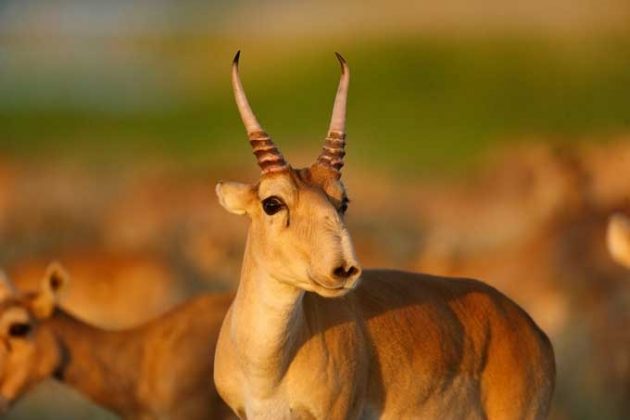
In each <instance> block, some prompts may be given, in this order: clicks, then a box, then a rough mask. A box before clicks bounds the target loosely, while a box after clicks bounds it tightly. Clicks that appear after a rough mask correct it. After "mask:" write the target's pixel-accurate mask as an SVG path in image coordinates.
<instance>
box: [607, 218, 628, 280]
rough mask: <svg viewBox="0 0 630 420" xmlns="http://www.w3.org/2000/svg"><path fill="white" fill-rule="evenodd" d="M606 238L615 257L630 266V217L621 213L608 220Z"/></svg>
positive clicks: (620, 262) (625, 265)
mask: <svg viewBox="0 0 630 420" xmlns="http://www.w3.org/2000/svg"><path fill="white" fill-rule="evenodd" d="M606 240H607V242H608V251H609V252H610V255H611V256H612V257H613V259H614V260H615V261H616V262H618V263H619V264H621V265H623V266H624V267H627V268H630V218H628V217H627V216H625V215H623V214H621V213H616V214H613V215H612V216H611V217H610V220H609V221H608V232H607V234H606Z"/></svg>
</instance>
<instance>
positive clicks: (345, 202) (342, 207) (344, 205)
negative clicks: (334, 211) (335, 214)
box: [339, 199, 350, 214]
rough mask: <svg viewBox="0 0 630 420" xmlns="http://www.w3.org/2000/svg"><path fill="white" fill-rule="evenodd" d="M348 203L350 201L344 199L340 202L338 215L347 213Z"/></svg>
mask: <svg viewBox="0 0 630 420" xmlns="http://www.w3.org/2000/svg"><path fill="white" fill-rule="evenodd" d="M349 202H350V201H349V200H347V199H344V200H343V201H342V202H341V205H340V206H339V213H341V214H346V211H348V203H349Z"/></svg>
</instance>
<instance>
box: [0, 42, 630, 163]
mask: <svg viewBox="0 0 630 420" xmlns="http://www.w3.org/2000/svg"><path fill="white" fill-rule="evenodd" d="M107 42H108V43H107V44H106V45H103V48H102V50H99V51H94V52H93V54H86V53H85V51H83V52H80V53H73V52H72V51H73V50H72V48H67V47H66V48H59V49H58V50H55V49H54V48H51V47H50V46H47V47H46V49H45V50H44V49H42V50H38V49H37V48H31V49H29V48H21V49H20V48H19V46H18V47H17V48H18V49H16V47H15V43H13V44H11V43H5V47H6V48H5V51H4V54H2V56H0V57H3V58H1V60H2V61H4V64H5V65H4V66H3V67H4V70H3V71H2V72H0V127H2V129H1V131H0V153H4V154H6V153H9V154H14V155H18V156H19V157H21V158H25V157H34V158H37V157H38V156H45V157H50V156H52V157H56V158H60V157H63V156H65V157H67V158H70V159H72V158H80V159H91V160H92V161H97V160H108V159H119V158H121V157H123V156H129V157H131V158H132V159H137V158H139V157H151V156H154V157H160V156H168V157H169V159H173V158H177V159H178V160H179V161H180V162H181V163H182V164H183V165H195V164H199V165H207V164H208V163H210V164H216V165H218V166H219V167H221V166H222V165H225V164H226V162H228V163H233V162H235V161H236V162H245V161H247V162H249V159H250V157H249V151H248V150H247V143H246V142H245V141H244V132H243V128H242V125H241V123H240V120H239V118H238V115H237V112H236V109H235V106H234V103H233V99H232V96H231V87H230V78H229V66H230V62H231V59H232V56H233V54H234V52H235V51H236V50H237V49H239V48H241V47H242V49H243V54H242V58H241V76H242V79H243V82H244V84H245V87H246V90H247V92H248V95H249V97H250V102H251V103H252V105H253V107H254V109H255V111H256V112H257V114H258V117H259V120H260V121H261V122H262V124H263V126H264V127H265V128H266V129H267V130H268V131H269V132H270V133H271V134H272V136H273V137H274V138H275V139H276V141H277V142H278V143H279V144H280V146H281V147H282V149H283V150H284V151H285V154H289V156H290V155H291V152H292V151H298V150H299V151H300V152H299V153H301V154H304V155H308V156H311V155H313V154H315V153H317V150H318V149H319V147H320V141H321V139H322V138H323V135H324V134H325V131H326V127H327V123H328V119H329V113H330V111H331V104H332V99H333V96H334V92H335V88H336V83H337V80H338V67H337V63H336V61H335V59H334V55H333V54H332V53H333V51H334V49H337V50H339V51H340V52H341V53H342V54H343V55H344V56H345V57H346V58H347V59H348V61H349V64H350V66H351V72H352V82H351V94H350V99H349V101H350V102H349V117H348V118H349V121H348V132H349V158H350V159H351V161H354V160H356V161H361V162H363V163H364V164H376V165H377V166H379V167H380V168H379V169H385V170H387V169H390V170H392V171H394V170H395V172H396V173H398V174H403V175H409V174H421V175H422V174H425V175H426V174H427V173H428V172H429V171H434V170H436V169H439V170H441V171H444V169H445V168H447V167H448V168H450V169H449V170H450V171H457V169H458V168H462V167H466V166H467V165H469V164H471V163H473V162H475V159H476V158H477V157H479V156H480V155H481V154H483V152H484V151H486V150H488V149H490V148H491V147H492V146H493V145H496V144H498V143H504V142H506V141H518V140H519V139H529V138H533V137H539V136H543V137H545V140H546V141H549V139H550V138H551V139H556V141H558V142H563V141H564V140H563V139H564V138H571V139H572V140H571V141H576V140H575V139H576V138H578V139H581V138H589V137H591V138H598V137H599V138H605V137H606V136H607V135H612V134H615V133H618V132H623V131H624V130H627V127H628V123H629V122H630V117H629V114H628V109H630V54H629V53H628V51H630V39H625V38H621V37H613V36H605V37H599V38H597V39H594V38H589V39H587V40H582V39H579V38H572V39H568V40H562V39H559V40H554V41H550V40H549V39H543V38H536V37H535V36H528V37H518V36H513V37H510V36H506V37H504V38H501V39H498V37H493V38H492V39H484V38H479V37H478V38H474V39H466V40H463V39H456V38H453V39H449V38H441V39H433V38H427V37H413V38H406V37H397V38H395V39H389V40H386V39H373V38H370V37H366V38H365V39H364V40H357V39H353V40H345V41H341V42H331V41H330V40H322V41H318V42H311V41H309V40H294V41H283V43H281V44H279V45H277V44H275V43H274V42H272V41H271V40H268V41H264V40H262V41H257V42H256V43H253V44H252V45H248V44H245V45H239V40H238V39H230V38H221V39H218V38H217V39H208V38H187V37H185V36H182V37H171V38H167V39H166V38H165V39H151V38H148V39H135V40H129V39H124V40H115V39H114V40H108V41H107ZM265 43H267V44H265ZM18 44H19V43H18ZM250 44H251V42H250ZM333 44H334V46H333ZM7 45H8V46H7ZM75 47H76V46H75ZM88 47H89V48H96V47H98V45H97V46H96V47H95V46H93V45H92V46H88ZM88 47H86V46H81V45H79V46H78V47H77V48H79V49H81V48H83V49H85V48H88ZM7 48H8V50H7ZM11 48H13V51H11ZM38 56H46V60H41V62H40V61H38ZM75 56H80V58H81V60H75ZM86 56H87V57H88V58H87V59H86ZM51 57H52V59H51ZM90 57H92V58H94V60H92V61H91V59H90ZM103 57H106V58H105V59H103ZM102 60H105V61H104V62H102ZM51 63H53V64H51ZM299 153H298V154H299Z"/></svg>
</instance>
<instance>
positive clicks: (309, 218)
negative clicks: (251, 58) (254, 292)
mask: <svg viewBox="0 0 630 420" xmlns="http://www.w3.org/2000/svg"><path fill="white" fill-rule="evenodd" d="M337 58H338V60H339V62H340V64H341V80H340V82H339V88H338V90H337V96H336V98H335V103H334V107H333V113H332V118H331V122H330V127H329V129H328V136H327V137H326V139H325V142H324V147H323V150H322V152H321V154H320V155H319V157H318V158H317V160H316V161H315V163H314V164H313V165H311V166H310V167H308V168H303V169H294V168H292V167H291V166H290V165H289V164H288V163H287V161H286V160H285V159H284V157H283V156H282V153H280V150H279V149H278V148H277V147H276V145H275V144H274V143H273V141H272V140H271V137H270V136H269V135H267V133H266V132H265V131H264V130H263V128H262V126H261V125H260V124H259V123H258V120H257V119H256V116H255V115H254V112H253V111H252V109H251V107H250V105H249V103H248V101H247V97H246V96H245V92H244V90H243V85H242V84H241V81H240V78H239V73H238V60H239V53H237V54H236V57H235V58H234V62H233V64H232V87H233V90H234V97H235V99H236V104H237V106H238V110H239V112H240V115H241V118H242V120H243V123H244V124H245V128H246V129H247V135H248V137H249V143H250V145H251V146H252V149H253V151H254V155H255V156H256V159H257V161H258V165H259V166H260V169H261V176H260V179H259V181H258V182H257V183H255V184H241V183H235V182H220V183H219V184H218V185H217V188H216V191H217V195H218V197H219V201H220V203H221V205H222V206H223V207H225V208H226V209H227V210H228V211H230V212H232V213H235V214H247V215H248V216H249V217H250V219H251V226H250V230H249V237H248V251H247V252H248V255H247V256H246V258H253V259H254V260H255V261H254V263H255V264H256V265H257V266H260V267H263V269H264V270H265V271H266V272H267V273H268V274H269V275H270V276H272V277H273V278H275V279H276V280H278V281H280V282H282V283H285V284H289V285H291V286H294V287H297V288H299V289H302V290H306V291H311V292H316V293H318V294H319V295H322V296H326V297H335V296H342V295H344V294H345V293H347V292H348V291H349V290H351V289H352V288H354V287H355V286H356V284H357V282H358V280H359V276H360V274H361V268H360V266H359V263H358V261H357V258H356V256H355V253H354V247H353V245H352V241H351V239H350V235H349V234H348V231H347V229H346V226H345V223H344V213H345V211H346V209H347V207H348V202H349V200H348V197H347V195H346V191H345V188H344V185H343V183H342V182H341V168H342V167H343V158H344V155H345V151H344V147H345V136H346V134H345V119H346V98H347V93H348V82H349V78H350V73H349V70H348V66H347V64H346V62H345V60H344V59H343V58H342V57H341V56H340V55H339V54H337Z"/></svg>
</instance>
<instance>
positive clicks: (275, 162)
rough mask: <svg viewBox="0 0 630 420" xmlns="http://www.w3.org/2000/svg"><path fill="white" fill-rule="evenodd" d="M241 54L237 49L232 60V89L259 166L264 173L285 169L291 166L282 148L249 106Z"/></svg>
mask: <svg viewBox="0 0 630 420" xmlns="http://www.w3.org/2000/svg"><path fill="white" fill-rule="evenodd" d="M240 55H241V52H240V51H237V52H236V55H235V56H234V61H233V62H232V89H233V90H234V99H235V100H236V106H237V107H238V112H239V113H240V114H241V119H242V120H243V124H244V125H245V129H246V130H247V137H248V138H249V144H250V145H251V146H252V149H253V151H254V155H256V160H257V161H258V166H260V169H261V170H262V173H263V174H267V173H271V172H278V171H284V170H286V169H288V167H289V166H288V165H287V162H286V161H285V160H284V157H283V156H282V153H280V150H279V149H278V148H277V147H276V145H275V144H273V141H272V140H271V137H269V135H268V134H267V133H266V132H265V130H263V128H262V127H261V126H260V124H259V123H258V120H257V119H256V116H255V115H254V111H252V108H251V107H250V106H249V102H248V101H247V96H245V90H244V89H243V84H242V83H241V78H240V77H239V74H238V60H239V58H240Z"/></svg>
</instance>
